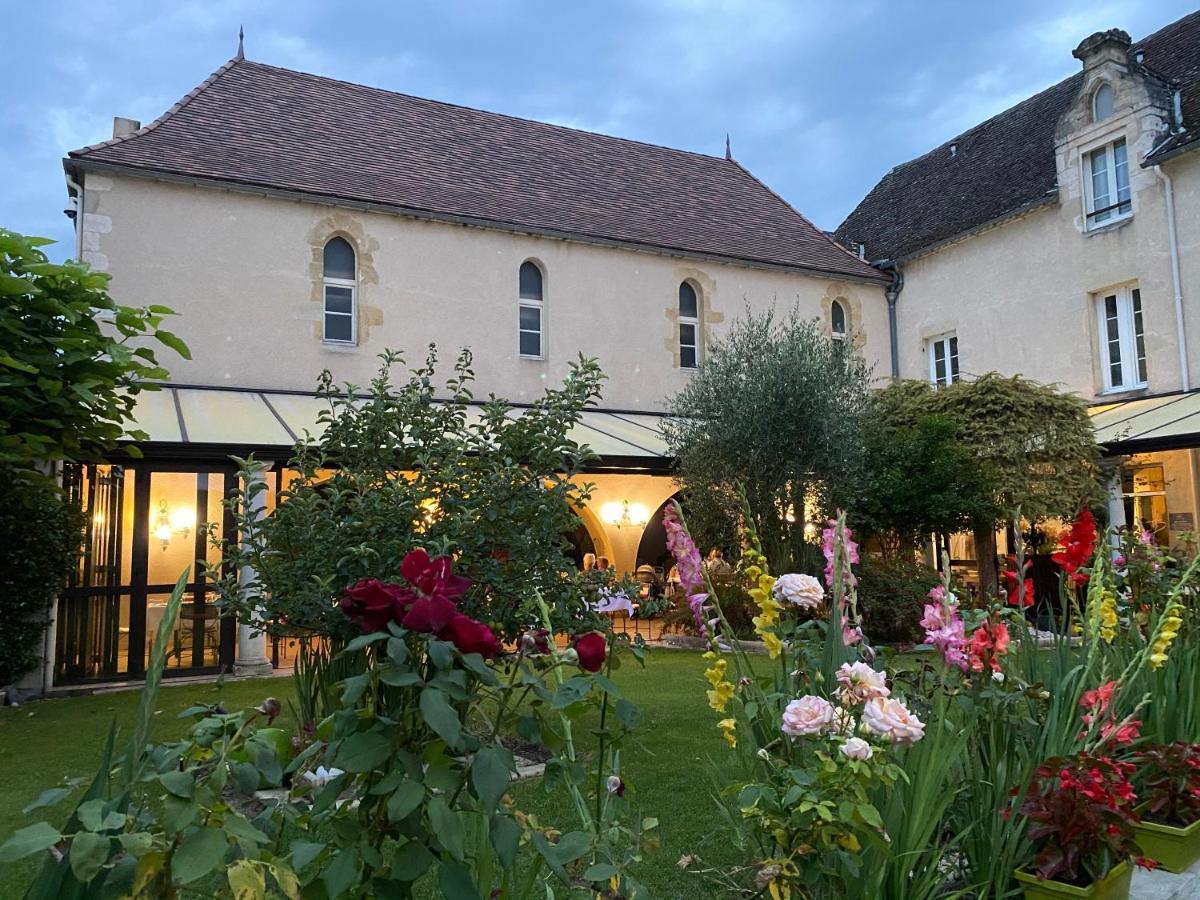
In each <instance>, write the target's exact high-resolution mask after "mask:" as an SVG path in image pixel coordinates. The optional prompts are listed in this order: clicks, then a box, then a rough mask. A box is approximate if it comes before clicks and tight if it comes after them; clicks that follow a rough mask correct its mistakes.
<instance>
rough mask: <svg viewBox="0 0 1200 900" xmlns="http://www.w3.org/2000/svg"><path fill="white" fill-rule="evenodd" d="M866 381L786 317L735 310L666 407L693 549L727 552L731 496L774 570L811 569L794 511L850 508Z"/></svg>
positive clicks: (733, 511) (854, 361) (732, 540)
mask: <svg viewBox="0 0 1200 900" xmlns="http://www.w3.org/2000/svg"><path fill="white" fill-rule="evenodd" d="M870 376H871V371H870V369H869V367H868V366H867V365H866V363H864V362H863V360H862V357H861V356H859V355H858V354H857V353H856V352H855V351H854V350H853V348H852V347H851V346H850V345H849V343H848V342H846V341H835V340H831V339H830V338H829V337H828V336H826V335H825V334H824V333H823V331H822V330H821V329H819V328H818V326H817V323H816V322H813V321H808V320H804V319H801V318H800V315H799V313H798V311H796V310H794V309H793V310H792V312H791V313H789V314H788V315H786V316H784V317H782V318H780V317H777V316H776V314H775V312H774V311H771V312H766V313H761V314H756V313H752V312H750V311H749V310H747V311H746V313H745V315H744V316H743V317H742V318H740V319H738V320H737V321H735V322H734V323H733V324H732V326H731V328H730V330H729V333H728V334H727V335H726V337H724V338H723V339H722V340H720V341H717V342H716V343H715V344H714V345H713V347H712V348H711V349H710V351H709V352H708V354H707V357H706V359H705V362H704V365H703V366H702V367H701V368H700V369H699V371H697V372H696V374H695V376H694V377H693V378H692V379H691V380H690V381H689V383H688V385H687V386H686V387H685V388H684V389H683V390H682V391H680V393H679V394H678V396H676V397H675V399H674V400H673V402H672V404H671V413H672V418H670V419H668V420H667V422H666V424H665V425H664V429H663V430H664V433H665V435H666V439H667V443H668V445H669V446H670V449H671V453H672V454H673V455H674V456H675V457H676V459H677V460H678V466H679V468H678V478H679V480H680V482H681V483H682V484H684V485H685V486H686V489H687V504H688V524H689V526H690V527H691V529H692V530H693V532H694V533H695V534H696V536H697V537H698V538H699V539H700V541H701V542H703V543H704V544H705V545H718V544H719V545H722V546H735V547H736V546H737V544H736V540H737V539H736V534H735V529H736V524H737V522H738V520H739V519H740V517H741V506H740V502H739V499H738V495H737V487H738V486H739V485H741V486H743V487H744V488H745V491H746V497H747V499H748V501H749V505H750V513H751V515H752V516H753V517H754V526H755V528H756V529H757V531H758V534H759V537H760V539H761V540H762V542H763V545H764V549H765V550H766V552H767V555H768V556H769V557H770V558H771V559H772V560H775V561H777V562H776V563H775V564H776V565H777V566H779V567H784V566H787V567H788V568H789V569H790V570H792V571H800V570H813V569H814V568H816V567H817V565H818V562H817V559H818V557H819V553H818V552H817V550H816V546H815V544H814V543H813V542H812V540H811V538H806V535H805V525H806V522H805V515H804V513H805V508H806V501H807V505H808V507H809V508H810V509H812V508H815V509H816V510H818V511H819V510H830V509H833V508H835V507H836V506H838V505H844V504H846V502H847V499H848V498H849V497H850V496H852V493H853V491H854V487H855V484H856V483H857V481H858V479H859V476H860V473H861V470H862V461H863V453H862V441H861V438H860V428H861V419H862V414H863V410H864V408H865V405H866V402H867V392H868V385H869V381H870ZM781 570H785V569H782V568H781Z"/></svg>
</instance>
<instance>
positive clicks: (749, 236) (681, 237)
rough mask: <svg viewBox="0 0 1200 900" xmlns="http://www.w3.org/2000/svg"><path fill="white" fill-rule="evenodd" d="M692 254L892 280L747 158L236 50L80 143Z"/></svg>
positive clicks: (120, 155)
mask: <svg viewBox="0 0 1200 900" xmlns="http://www.w3.org/2000/svg"><path fill="white" fill-rule="evenodd" d="M70 157H71V158H72V159H73V160H81V161H85V162H86V161H94V162H99V163H106V164H109V165H116V166H122V167H129V168H133V169H140V170H146V171H150V172H155V173H162V174H169V175H177V176H184V177H195V178H205V179H216V180H219V181H224V182H237V183H240V184H245V185H254V186H264V187H269V188H273V189H278V190H284V191H295V192H300V193H304V194H310V195H318V196H322V197H329V198H339V199H344V200H350V201H357V202H364V203H371V204H380V205H384V206H388V207H394V208H396V209H397V210H400V211H403V212H406V213H414V214H417V215H421V214H425V215H430V216H434V217H453V218H468V219H471V220H475V221H478V222H480V223H481V224H485V225H487V224H492V225H495V226H497V227H505V228H514V229H517V230H523V229H529V230H532V231H535V232H548V233H552V234H560V235H563V236H567V237H578V238H582V239H591V240H597V241H601V242H615V243H620V244H633V245H639V246H643V247H647V248H653V249H659V250H665V251H669V252H676V253H679V254H681V255H685V256H687V255H695V256H704V257H717V258H723V259H730V260H735V261H746V262H751V263H759V264H768V265H777V266H785V267H793V268H798V269H807V270H814V271H818V272H823V273H830V274H832V275H836V276H847V277H856V278H870V279H883V277H884V276H882V275H880V273H879V272H878V271H876V270H875V269H872V268H871V267H870V266H868V265H867V264H866V263H864V262H863V261H861V260H859V259H858V258H857V257H855V256H854V255H853V254H851V253H848V252H846V251H845V250H843V249H842V248H841V247H840V246H838V245H837V244H835V243H834V242H833V241H832V240H830V239H829V238H828V237H827V236H826V235H825V234H823V233H822V232H821V231H819V230H818V229H817V228H815V227H814V226H813V225H812V223H810V222H809V221H808V220H807V219H805V218H804V217H803V216H802V215H800V214H799V213H798V212H797V211H796V210H794V209H793V208H792V207H791V206H789V205H788V204H787V203H786V202H784V201H783V200H782V199H781V198H780V197H778V196H777V195H776V194H774V193H773V192H772V191H771V190H769V189H768V188H767V187H766V186H765V185H763V184H762V183H761V182H760V181H758V179H756V178H755V177H754V176H753V175H751V174H750V173H749V172H748V171H746V170H745V169H744V168H743V167H742V166H740V165H739V164H737V163H736V162H734V161H731V160H726V159H722V158H718V157H712V156H705V155H702V154H699V153H689V152H685V151H682V150H672V149H668V148H665V147H658V146H654V145H651V144H644V143H639V142H637V141H631V140H625V139H622V138H615V137H608V136H606V135H601V134H593V133H591V132H586V131H579V130H576V129H572V128H563V127H560V126H557V125H549V124H545V123H542V122H533V121H529V120H526V119H517V118H513V117H511V116H504V115H498V114H496V113H489V112H483V111H480V110H476V109H469V108H466V107H462V106H455V105H452V104H448V103H439V102H436V101H433V100H424V99H420V98H418V97H411V96H408V95H405V94H397V93H392V92H390V91H384V90H379V89H376V88H370V87H363V86H361V85H355V84H348V83H346V82H342V81H335V80H333V79H330V78H321V77H318V76H315V75H307V74H303V73H300V72H294V71H291V70H288V69H281V68H277V67H274V66H268V65H264V64H262V63H256V62H250V61H248V60H240V59H235V60H231V61H230V62H229V63H227V64H226V65H224V66H222V67H221V68H220V69H219V70H218V71H217V72H215V73H214V74H213V75H212V76H211V77H210V78H209V79H208V80H206V81H205V82H204V83H203V84H201V85H200V86H199V87H197V88H196V89H195V90H194V91H192V92H191V93H190V94H188V95H187V96H186V97H184V98H183V99H182V100H181V101H180V102H179V103H177V104H176V105H175V106H174V107H172V108H171V109H170V110H169V111H168V112H167V113H166V114H164V115H163V116H162V117H161V118H160V119H158V120H157V121H156V122H154V123H152V124H150V125H148V126H146V127H145V128H142V129H140V130H139V131H137V132H135V133H134V134H132V135H130V136H128V137H125V138H121V139H116V140H111V141H105V142H104V143H101V144H96V145H93V146H91V147H85V148H83V149H81V150H76V151H74V152H72V153H71V154H70Z"/></svg>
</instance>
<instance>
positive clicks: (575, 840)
mask: <svg viewBox="0 0 1200 900" xmlns="http://www.w3.org/2000/svg"><path fill="white" fill-rule="evenodd" d="M591 849H592V836H591V835H590V834H588V833H587V832H586V831H571V832H568V833H567V834H564V835H563V836H562V837H561V838H559V840H558V843H557V844H555V845H554V855H555V856H556V857H557V858H558V861H559V862H560V863H562V864H563V865H564V866H565V865H567V864H568V863H573V862H575V860H577V859H579V857H581V856H583V854H585V853H587V852H588V851H589V850H591Z"/></svg>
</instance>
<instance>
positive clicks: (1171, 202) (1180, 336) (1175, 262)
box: [1154, 166, 1192, 391]
mask: <svg viewBox="0 0 1200 900" xmlns="http://www.w3.org/2000/svg"><path fill="white" fill-rule="evenodd" d="M1154 174H1155V175H1157V176H1158V177H1159V178H1160V179H1162V183H1163V192H1164V193H1165V195H1166V198H1167V243H1168V244H1170V246H1171V284H1172V287H1173V288H1174V289H1175V334H1176V338H1177V340H1178V343H1179V380H1180V382H1182V387H1183V389H1184V390H1185V391H1190V390H1191V389H1192V379H1191V376H1190V375H1189V374H1188V352H1187V334H1186V333H1185V332H1184V329H1183V281H1182V279H1181V278H1180V275H1179V235H1178V234H1177V233H1176V231H1175V187H1174V185H1173V184H1172V183H1171V176H1170V175H1168V174H1167V173H1166V172H1164V171H1163V169H1162V166H1155V167H1154Z"/></svg>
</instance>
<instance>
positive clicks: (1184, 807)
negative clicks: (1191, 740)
mask: <svg viewBox="0 0 1200 900" xmlns="http://www.w3.org/2000/svg"><path fill="white" fill-rule="evenodd" d="M1135 759H1136V762H1137V764H1138V779H1139V780H1140V781H1141V782H1142V783H1143V785H1144V790H1143V791H1142V792H1140V798H1141V799H1142V800H1144V801H1146V810H1145V816H1146V818H1148V819H1153V820H1154V821H1156V822H1162V823H1164V824H1166V825H1173V826H1175V827H1176V828H1186V827H1187V826H1189V825H1191V824H1192V823H1193V822H1195V821H1196V820H1197V819H1200V744H1188V743H1184V742H1183V741H1179V742H1177V743H1174V744H1152V745H1150V746H1147V747H1143V748H1141V749H1140V750H1139V751H1138V752H1137V754H1136V757H1135Z"/></svg>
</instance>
